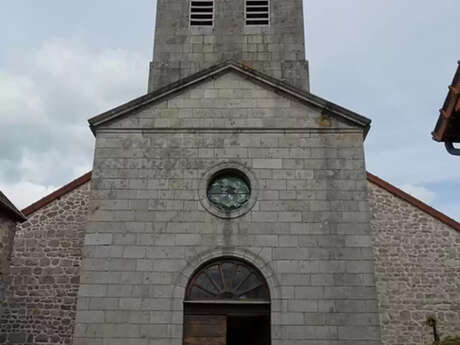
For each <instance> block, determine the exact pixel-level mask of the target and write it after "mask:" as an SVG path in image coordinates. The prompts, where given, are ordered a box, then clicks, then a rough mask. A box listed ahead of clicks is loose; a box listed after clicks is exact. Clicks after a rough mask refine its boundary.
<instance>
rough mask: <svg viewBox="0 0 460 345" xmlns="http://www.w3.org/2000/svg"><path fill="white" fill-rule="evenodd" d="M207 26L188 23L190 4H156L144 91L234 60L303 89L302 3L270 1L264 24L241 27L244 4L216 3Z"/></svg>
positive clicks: (186, 0) (173, 0) (172, 0)
mask: <svg viewBox="0 0 460 345" xmlns="http://www.w3.org/2000/svg"><path fill="white" fill-rule="evenodd" d="M214 3H215V5H214V7H215V23H214V26H212V27H193V26H190V23H189V6H190V0H158V5H157V20H156V31H155V48H154V56H153V61H152V63H151V66H150V77H149V91H153V90H156V89H157V88H159V87H161V86H165V85H167V84H169V83H172V82H174V81H177V80H179V79H182V78H185V77H186V76H188V75H191V74H193V73H195V72H198V71H201V70H203V69H205V68H208V67H210V66H213V65H216V64H218V63H221V62H223V61H225V60H229V59H233V60H235V61H238V62H240V63H244V64H247V65H249V66H250V67H251V68H254V69H256V70H257V71H259V72H263V73H266V74H268V75H271V76H273V77H275V78H277V79H280V80H283V81H285V82H287V83H289V84H291V85H293V86H296V87H298V88H300V89H306V90H308V66H307V62H306V60H305V38H304V21H303V10H302V0H270V4H271V22H270V25H269V26H246V25H245V20H244V19H245V18H244V6H245V1H244V0H236V1H223V0H215V1H214Z"/></svg>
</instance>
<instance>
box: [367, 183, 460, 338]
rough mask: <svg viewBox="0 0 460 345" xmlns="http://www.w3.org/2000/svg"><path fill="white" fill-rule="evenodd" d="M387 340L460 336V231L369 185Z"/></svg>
mask: <svg viewBox="0 0 460 345" xmlns="http://www.w3.org/2000/svg"><path fill="white" fill-rule="evenodd" d="M369 200H370V205H371V226H372V229H373V232H374V234H375V237H374V240H375V242H374V243H375V244H374V245H375V250H376V276H377V290H378V296H379V310H380V318H381V330H382V343H383V344H385V345H387V344H388V345H396V344H407V345H416V344H429V343H432V342H433V340H434V338H433V330H432V328H431V327H428V326H427V325H426V320H427V319H428V317H430V316H433V317H435V318H436V320H437V328H438V332H439V334H440V336H441V338H444V337H446V336H455V335H457V336H458V335H459V334H460V232H459V231H456V230H454V229H452V228H451V227H449V226H448V225H446V224H443V223H441V222H440V221H438V220H436V219H433V217H431V216H429V215H427V214H426V213H425V212H423V211H422V210H420V209H418V208H415V207H413V206H412V205H410V204H409V203H407V202H405V201H403V200H401V199H398V198H397V197H395V196H394V195H392V194H391V193H389V192H388V191H386V190H384V189H381V188H379V187H378V186H376V185H373V184H370V185H369Z"/></svg>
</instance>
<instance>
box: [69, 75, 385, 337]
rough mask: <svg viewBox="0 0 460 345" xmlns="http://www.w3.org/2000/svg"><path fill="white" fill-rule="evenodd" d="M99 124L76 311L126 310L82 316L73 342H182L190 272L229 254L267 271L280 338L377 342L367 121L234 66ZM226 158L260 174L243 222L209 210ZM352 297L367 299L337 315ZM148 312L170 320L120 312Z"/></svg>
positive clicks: (275, 330)
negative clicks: (211, 186)
mask: <svg viewBox="0 0 460 345" xmlns="http://www.w3.org/2000/svg"><path fill="white" fill-rule="evenodd" d="M222 90H225V92H222ZM204 95H208V98H205V97H203V96H204ZM326 117H327V119H326ZM235 128H238V129H235ZM95 131H96V150H95V161H94V170H93V181H92V188H93V190H92V193H91V201H90V211H89V216H88V226H87V234H86V238H87V241H86V243H85V249H84V259H83V262H82V278H83V279H82V283H81V286H80V292H79V296H80V298H83V299H85V300H88V299H89V303H88V304H85V303H81V304H79V305H78V312H77V313H81V315H89V314H88V312H92V313H91V315H101V313H104V315H109V314H108V312H109V311H108V310H107V309H106V306H105V305H104V304H102V302H103V301H104V300H107V299H110V300H112V299H113V300H114V301H115V305H114V306H113V307H112V308H113V309H111V310H110V317H108V316H107V317H104V320H103V321H101V320H102V319H97V320H99V321H97V320H96V321H94V318H91V320H90V319H85V318H84V317H80V316H78V322H77V323H76V330H77V331H76V333H75V341H83V340H88V339H91V340H96V339H97V340H100V339H102V340H103V342H109V341H110V342H111V341H112V340H113V339H126V338H131V339H133V341H134V339H136V341H137V340H144V339H149V340H150V341H153V342H155V341H158V340H169V341H170V342H172V343H176V342H181V341H182V330H183V324H182V318H183V301H184V293H185V287H186V285H187V282H188V279H189V278H190V276H191V274H192V272H193V271H194V270H195V269H196V268H198V267H199V265H200V264H202V263H204V262H206V261H208V260H211V259H215V258H218V257H221V256H233V257H238V258H242V259H246V260H248V261H250V262H251V263H252V264H254V265H255V266H256V267H258V268H259V269H260V271H261V272H262V274H263V275H264V276H265V277H266V279H267V281H268V285H269V287H270V293H271V298H272V312H273V314H272V316H273V317H272V339H273V343H274V344H277V343H279V344H282V343H283V344H284V343H288V342H289V341H297V340H302V339H303V340H312V341H315V340H316V341H339V342H340V341H348V340H350V341H352V340H360V341H363V342H364V343H366V344H368V343H375V342H377V341H378V339H379V332H378V327H379V325H378V322H377V321H376V320H378V314H377V311H376V310H377V294H376V288H375V280H374V276H373V274H374V266H373V265H374V254H373V251H372V237H371V232H370V227H369V213H368V205H367V194H366V174H365V171H364V157H363V145H362V139H363V128H361V127H358V126H354V125H353V124H351V123H349V122H346V121H345V120H343V119H340V118H336V117H334V116H328V115H326V114H324V113H322V111H321V109H318V108H316V107H314V106H312V105H310V104H305V103H302V102H299V101H298V100H295V99H293V98H292V97H290V96H288V95H286V94H283V93H281V92H278V93H277V92H275V91H274V90H273V89H272V88H270V87H267V86H262V85H261V84H258V83H256V82H255V81H253V80H251V79H249V78H243V77H242V76H241V75H240V74H239V73H237V72H235V71H231V72H228V73H226V74H220V75H218V76H216V77H215V78H213V79H211V80H207V81H204V82H202V83H199V84H196V85H194V87H191V88H189V89H187V90H184V91H182V92H181V93H179V94H175V95H174V96H173V97H170V98H169V99H166V100H162V101H159V102H157V103H156V104H153V105H149V106H145V107H143V108H142V109H141V110H139V111H136V112H134V113H133V114H129V115H126V116H124V117H121V118H119V119H116V120H114V121H112V122H107V123H104V124H102V125H100V126H98V127H96V128H95ZM205 150H206V151H205ZM219 164H222V166H225V168H226V169H228V168H229V164H233V165H234V166H232V167H231V168H234V169H238V167H242V168H241V169H243V171H249V172H250V173H251V175H254V184H253V185H252V186H251V189H252V190H253V193H255V194H257V200H256V202H255V204H254V206H253V208H252V209H249V210H247V213H245V214H242V215H240V217H237V218H230V219H222V218H219V217H217V216H215V215H214V214H213V213H210V212H208V210H207V208H206V207H208V206H206V207H205V206H203V205H205V204H204V200H205V199H206V194H207V193H206V188H207V184H206V179H205V177H206V176H207V175H208V172H210V171H214V169H215V167H216V166H217V165H219ZM203 179H204V183H203ZM289 193H290V194H289ZM103 234H106V235H108V236H104V238H106V241H104V243H105V244H102V242H101V241H100V240H99V238H100V236H101V235H103ZM281 238H282V239H283V243H284V244H285V245H287V244H288V245H290V246H288V247H283V248H281V247H279V243H280V241H281V240H280V239H281ZM115 247H116V248H117V249H118V250H117V251H116V252H112V249H113V248H115ZM101 251H102V252H104V253H106V257H104V255H103V254H101V253H100V252H101ZM106 274H108V275H109V276H110V281H107V280H106V278H107V277H106V276H105V275H106ZM342 300H353V301H356V304H355V308H354V309H350V310H349V311H347V312H346V315H345V313H344V314H343V315H342V317H341V318H340V317H338V316H337V315H336V314H335V313H336V312H335V304H336V303H337V302H339V301H342ZM95 301H97V302H98V304H97V305H95V304H94V302H95ZM165 302H166V303H165ZM312 302H316V303H318V307H317V309H316V310H314V311H309V310H310V309H309V305H310V304H311V303H312ZM359 302H361V303H359ZM297 303H298V304H299V305H306V306H307V307H308V308H307V309H306V311H304V310H302V309H300V310H299V309H298V307H296V306H295V305H296V304H297ZM372 303H373V304H374V308H373V309H371V308H370V306H371V305H372ZM362 306H365V307H366V308H365V309H361V307H362ZM291 308H292V309H291ZM139 309H141V310H142V311H144V312H151V313H152V314H153V313H160V314H161V315H162V318H145V319H140V320H135V322H134V321H129V320H128V321H122V320H126V318H127V317H128V315H129V314H127V313H129V312H133V311H136V310H139ZM307 311H308V312H309V314H308V317H305V316H306V315H305V314H303V313H304V312H307ZM363 313H366V317H363ZM79 315H80V314H79ZM351 319H353V320H355V323H354V324H353V323H351V324H349V323H348V322H347V320H351ZM165 322H167V324H168V327H164V323H165Z"/></svg>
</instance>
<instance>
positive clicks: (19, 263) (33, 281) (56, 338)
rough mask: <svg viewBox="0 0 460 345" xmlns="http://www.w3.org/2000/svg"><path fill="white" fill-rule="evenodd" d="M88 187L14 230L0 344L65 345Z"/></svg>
mask: <svg viewBox="0 0 460 345" xmlns="http://www.w3.org/2000/svg"><path fill="white" fill-rule="evenodd" d="M88 193H89V183H87V184H86V185H83V186H81V187H79V188H77V189H75V190H74V191H72V192H71V193H69V194H67V195H65V196H64V197H62V198H61V199H59V200H56V201H54V202H52V203H51V204H49V205H48V206H46V207H44V208H42V209H40V210H38V211H36V212H35V213H34V214H32V215H30V216H29V219H28V221H27V222H25V223H23V224H21V225H19V226H18V229H17V232H16V237H15V240H14V249H13V255H12V260H11V266H10V274H9V276H8V281H9V283H10V288H9V289H8V290H7V291H6V303H5V302H4V303H3V305H2V306H1V307H2V309H3V313H0V314H2V316H1V319H0V343H1V344H71V342H72V341H71V337H72V332H73V327H74V320H75V309H76V302H77V298H76V296H77V292H78V286H79V280H80V277H79V274H80V261H81V250H82V246H83V238H84V231H85V223H86V217H87V202H88Z"/></svg>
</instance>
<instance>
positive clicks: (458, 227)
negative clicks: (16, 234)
mask: <svg viewBox="0 0 460 345" xmlns="http://www.w3.org/2000/svg"><path fill="white" fill-rule="evenodd" d="M367 180H368V181H369V182H370V183H373V184H374V185H376V186H378V187H380V188H382V189H384V190H386V191H387V192H389V193H391V194H393V195H394V196H396V197H397V198H399V199H401V200H404V201H406V202H408V203H409V204H411V205H412V206H414V207H416V208H418V209H419V210H421V211H423V212H425V213H427V214H428V215H430V216H432V217H433V218H435V219H437V220H439V221H440V222H442V223H444V224H446V225H449V226H450V227H452V228H453V229H454V230H456V231H459V232H460V223H459V222H457V221H456V220H454V219H452V218H450V217H449V216H447V215H445V214H443V213H442V212H439V211H438V210H436V209H434V208H433V207H431V206H429V205H427V204H425V203H424V202H422V201H420V200H418V199H417V198H414V197H413V196H412V195H410V194H407V193H406V192H403V191H402V190H401V189H399V188H397V187H395V186H393V185H392V184H390V183H388V182H386V181H384V180H382V179H381V178H379V177H377V176H375V175H373V174H371V173H369V172H368V173H367ZM89 181H91V172H88V173H86V174H84V175H83V176H80V177H79V178H77V179H76V180H74V181H72V182H70V183H68V184H66V185H65V186H64V187H62V188H60V189H58V190H57V191H55V192H53V193H51V194H49V195H48V196H46V197H44V198H43V199H40V200H39V201H37V202H35V203H33V204H32V205H30V206H29V207H27V208H25V209H24V210H22V212H23V213H24V214H25V215H27V216H29V215H31V214H32V213H34V212H35V211H38V210H39V209H41V208H43V207H45V206H47V205H49V204H50V203H51V202H53V201H54V200H57V199H59V198H61V197H63V196H64V195H66V194H67V193H70V192H71V191H72V190H74V189H76V188H78V187H80V186H82V185H84V184H85V183H87V182H89Z"/></svg>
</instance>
